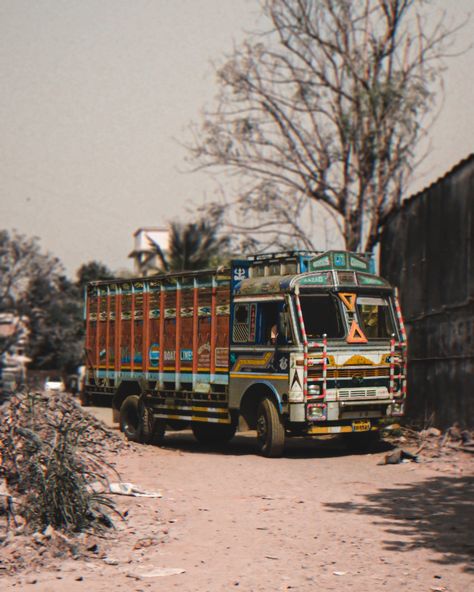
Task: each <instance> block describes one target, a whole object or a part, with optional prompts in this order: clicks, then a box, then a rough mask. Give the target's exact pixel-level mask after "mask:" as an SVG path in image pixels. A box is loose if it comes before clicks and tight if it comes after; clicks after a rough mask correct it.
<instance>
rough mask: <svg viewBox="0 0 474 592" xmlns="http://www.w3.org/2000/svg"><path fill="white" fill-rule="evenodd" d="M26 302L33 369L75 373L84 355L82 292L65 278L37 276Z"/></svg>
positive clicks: (29, 350) (32, 282)
mask: <svg viewBox="0 0 474 592" xmlns="http://www.w3.org/2000/svg"><path fill="white" fill-rule="evenodd" d="M26 302H27V304H28V308H29V318H30V330H31V333H30V339H29V346H28V353H29V356H30V357H31V358H32V360H33V361H32V367H34V368H44V369H60V370H63V371H66V372H74V371H75V369H76V368H77V366H78V365H79V364H80V362H81V359H82V352H83V337H84V322H83V303H82V291H81V290H80V289H79V288H78V287H77V286H76V285H75V284H73V283H71V282H70V281H69V280H68V279H67V278H66V277H64V276H62V275H51V276H49V277H35V278H32V279H31V281H30V284H29V289H28V292H27V295H26Z"/></svg>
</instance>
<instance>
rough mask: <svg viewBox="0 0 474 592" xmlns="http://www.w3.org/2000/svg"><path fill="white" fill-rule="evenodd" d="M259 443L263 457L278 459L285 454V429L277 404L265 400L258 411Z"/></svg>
mask: <svg viewBox="0 0 474 592" xmlns="http://www.w3.org/2000/svg"><path fill="white" fill-rule="evenodd" d="M257 443H258V450H259V452H260V454H262V455H263V456H267V457H269V458H276V457H279V456H281V455H282V454H283V448H284V447H285V428H284V426H283V422H282V420H281V417H280V414H279V413H278V409H277V408H276V406H275V403H274V402H273V401H272V400H271V399H268V398H265V399H263V401H262V402H261V403H260V405H259V407H258V411H257Z"/></svg>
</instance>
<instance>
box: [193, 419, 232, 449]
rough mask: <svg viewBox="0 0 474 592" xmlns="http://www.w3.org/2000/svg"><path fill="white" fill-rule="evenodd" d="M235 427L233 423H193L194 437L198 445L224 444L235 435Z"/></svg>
mask: <svg viewBox="0 0 474 592" xmlns="http://www.w3.org/2000/svg"><path fill="white" fill-rule="evenodd" d="M236 429H237V426H236V425H235V424H233V423H230V424H227V423H205V422H202V423H193V425H192V430H193V434H194V437H195V438H196V440H197V441H198V442H199V443H200V444H226V443H227V442H229V440H232V438H233V437H234V435H235V431H236Z"/></svg>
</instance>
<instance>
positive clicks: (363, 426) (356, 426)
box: [352, 420, 371, 432]
mask: <svg viewBox="0 0 474 592" xmlns="http://www.w3.org/2000/svg"><path fill="white" fill-rule="evenodd" d="M370 427H371V426H370V421H368V420H360V421H353V422H352V431H353V432H368V431H369V430H370Z"/></svg>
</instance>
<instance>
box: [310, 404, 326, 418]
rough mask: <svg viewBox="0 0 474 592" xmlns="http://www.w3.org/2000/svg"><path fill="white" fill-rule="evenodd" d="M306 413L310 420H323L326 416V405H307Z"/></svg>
mask: <svg viewBox="0 0 474 592" xmlns="http://www.w3.org/2000/svg"><path fill="white" fill-rule="evenodd" d="M306 414H307V417H308V419H309V420H311V421H325V420H326V418H327V413H326V405H325V404H324V403H316V404H312V405H308V407H307V410H306Z"/></svg>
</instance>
